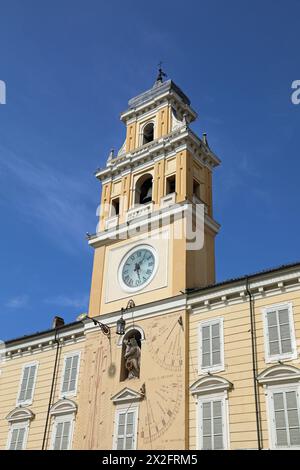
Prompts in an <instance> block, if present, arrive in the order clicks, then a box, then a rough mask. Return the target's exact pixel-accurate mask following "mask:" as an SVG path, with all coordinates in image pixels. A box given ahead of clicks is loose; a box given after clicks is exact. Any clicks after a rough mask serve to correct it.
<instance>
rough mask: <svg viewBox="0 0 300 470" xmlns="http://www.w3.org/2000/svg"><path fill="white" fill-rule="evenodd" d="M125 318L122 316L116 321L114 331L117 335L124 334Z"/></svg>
mask: <svg viewBox="0 0 300 470" xmlns="http://www.w3.org/2000/svg"><path fill="white" fill-rule="evenodd" d="M125 324H126V323H125V320H124V318H123V317H121V318H119V320H118V321H117V330H116V333H117V335H124V334H125Z"/></svg>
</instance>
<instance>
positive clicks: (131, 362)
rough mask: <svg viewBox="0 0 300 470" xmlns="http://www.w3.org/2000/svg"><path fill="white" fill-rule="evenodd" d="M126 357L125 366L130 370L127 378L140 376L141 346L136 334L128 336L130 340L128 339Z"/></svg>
mask: <svg viewBox="0 0 300 470" xmlns="http://www.w3.org/2000/svg"><path fill="white" fill-rule="evenodd" d="M125 341H126V340H125ZM124 359H125V368H126V370H127V371H128V375H127V378H128V379H135V378H139V376H140V365H141V348H140V347H139V345H138V343H137V340H136V339H135V337H134V336H132V337H131V338H128V340H127V341H126V349H125V354H124Z"/></svg>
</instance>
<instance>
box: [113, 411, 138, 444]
mask: <svg viewBox="0 0 300 470" xmlns="http://www.w3.org/2000/svg"><path fill="white" fill-rule="evenodd" d="M136 428H137V408H127V409H126V408H125V409H123V410H118V411H117V412H116V424H115V439H114V448H115V449H117V450H133V449H136V432H137V429H136Z"/></svg>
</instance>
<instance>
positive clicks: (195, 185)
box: [193, 180, 201, 199]
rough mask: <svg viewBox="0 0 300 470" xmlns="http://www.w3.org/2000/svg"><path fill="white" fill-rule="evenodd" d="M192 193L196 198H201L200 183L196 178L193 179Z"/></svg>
mask: <svg viewBox="0 0 300 470" xmlns="http://www.w3.org/2000/svg"><path fill="white" fill-rule="evenodd" d="M193 194H194V195H195V196H196V197H197V198H198V199H201V197H200V196H201V194H200V183H199V182H198V181H197V180H193Z"/></svg>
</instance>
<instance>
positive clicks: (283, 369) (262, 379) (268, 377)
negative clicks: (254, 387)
mask: <svg viewBox="0 0 300 470" xmlns="http://www.w3.org/2000/svg"><path fill="white" fill-rule="evenodd" d="M257 380H258V382H259V383H260V384H262V385H265V384H272V383H273V384H276V383H288V382H299V381H300V369H298V368H297V367H294V366H287V365H284V364H280V365H276V366H272V367H269V368H268V369H265V370H264V371H263V372H261V373H260V374H259V375H258V377H257Z"/></svg>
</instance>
